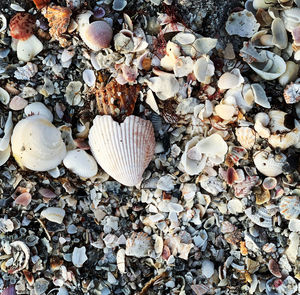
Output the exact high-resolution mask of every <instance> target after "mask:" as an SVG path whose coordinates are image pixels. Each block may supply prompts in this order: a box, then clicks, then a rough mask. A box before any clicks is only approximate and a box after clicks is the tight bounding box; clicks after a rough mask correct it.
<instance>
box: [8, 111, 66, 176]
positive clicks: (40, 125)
mask: <svg viewBox="0 0 300 295" xmlns="http://www.w3.org/2000/svg"><path fill="white" fill-rule="evenodd" d="M11 144H12V152H13V156H14V157H15V159H16V161H17V162H18V164H19V165H20V166H21V167H22V168H28V169H30V170H33V171H47V170H51V169H53V168H55V167H57V166H58V165H59V164H60V163H61V161H62V160H63V158H64V156H65V154H66V146H65V144H64V142H63V140H62V138H61V134H60V131H59V130H58V129H57V128H56V127H55V126H54V125H52V124H51V122H49V121H48V120H46V119H44V118H43V117H40V116H30V117H27V118H26V119H23V120H21V121H19V122H18V124H17V125H16V126H15V128H14V130H13V134H12V138H11Z"/></svg>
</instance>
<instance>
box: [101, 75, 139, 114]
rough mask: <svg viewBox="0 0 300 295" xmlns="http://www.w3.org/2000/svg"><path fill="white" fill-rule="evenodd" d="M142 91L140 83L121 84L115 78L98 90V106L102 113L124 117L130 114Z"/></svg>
mask: <svg viewBox="0 0 300 295" xmlns="http://www.w3.org/2000/svg"><path fill="white" fill-rule="evenodd" d="M139 91H140V86H139V84H136V85H128V84H125V85H121V84H119V83H118V82H117V81H116V80H115V79H113V80H112V81H110V82H109V83H108V84H107V85H106V86H102V87H100V89H99V90H98V91H97V92H96V99H97V106H98V110H99V113H100V115H111V116H112V117H113V118H119V119H121V120H122V119H124V118H125V117H126V116H130V115H131V114H132V113H133V111H134V107H135V102H136V100H137V98H138V95H139Z"/></svg>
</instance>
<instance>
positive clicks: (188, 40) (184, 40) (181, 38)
mask: <svg viewBox="0 0 300 295" xmlns="http://www.w3.org/2000/svg"><path fill="white" fill-rule="evenodd" d="M195 39H196V37H195V35H194V34H192V33H185V32H179V33H178V34H176V35H175V37H174V38H173V41H174V42H178V43H179V44H180V45H188V44H192V43H193V42H194V41H195Z"/></svg>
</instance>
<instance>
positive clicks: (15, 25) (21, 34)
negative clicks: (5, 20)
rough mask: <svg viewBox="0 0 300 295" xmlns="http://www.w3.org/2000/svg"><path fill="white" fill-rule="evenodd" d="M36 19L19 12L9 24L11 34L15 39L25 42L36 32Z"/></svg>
mask: <svg viewBox="0 0 300 295" xmlns="http://www.w3.org/2000/svg"><path fill="white" fill-rule="evenodd" d="M34 28H35V19H34V17H33V16H32V15H31V14H29V13H26V12H18V13H17V14H15V15H14V16H13V18H12V19H11V20H10V23H9V29H10V34H11V36H12V37H13V38H15V39H18V40H22V41H25V40H27V39H28V38H29V37H30V36H31V35H32V34H33V31H34Z"/></svg>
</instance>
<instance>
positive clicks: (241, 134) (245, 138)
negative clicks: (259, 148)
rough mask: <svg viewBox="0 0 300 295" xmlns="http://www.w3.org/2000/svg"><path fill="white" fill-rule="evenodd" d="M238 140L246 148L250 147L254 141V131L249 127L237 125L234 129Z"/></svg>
mask: <svg viewBox="0 0 300 295" xmlns="http://www.w3.org/2000/svg"><path fill="white" fill-rule="evenodd" d="M235 134H236V137H237V140H238V142H239V143H240V144H241V145H242V146H243V147H244V148H246V149H251V148H252V147H253V145H254V143H255V139H256V137H255V131H254V130H253V129H252V128H250V127H239V128H237V129H236V131H235Z"/></svg>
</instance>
